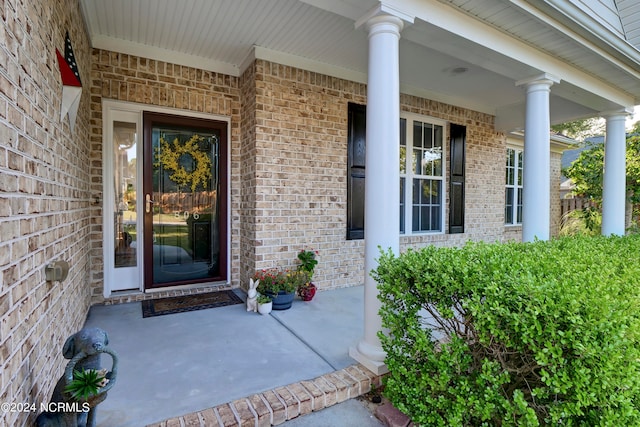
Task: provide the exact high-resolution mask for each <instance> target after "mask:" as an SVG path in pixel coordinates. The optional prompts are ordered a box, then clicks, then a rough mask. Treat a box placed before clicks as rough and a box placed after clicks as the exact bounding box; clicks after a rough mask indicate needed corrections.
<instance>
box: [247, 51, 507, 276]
mask: <svg viewBox="0 0 640 427" xmlns="http://www.w3.org/2000/svg"><path fill="white" fill-rule="evenodd" d="M252 72H255V73H256V77H255V81H256V83H255V85H256V112H255V116H256V117H255V120H256V130H255V133H256V136H255V147H256V159H255V162H256V165H255V170H256V173H255V187H256V190H255V191H256V196H255V197H256V202H255V206H256V208H255V214H256V217H255V222H256V224H255V243H256V248H255V254H256V255H255V260H256V261H255V266H256V268H268V267H272V266H276V265H278V266H292V265H296V260H295V259H296V254H297V252H298V251H299V250H300V249H302V248H312V249H316V250H318V251H319V252H320V256H319V261H320V263H319V264H318V267H317V269H316V276H315V279H314V280H315V282H316V284H318V285H319V286H320V287H321V288H324V289H328V288H335V287H342V286H350V285H356V284H360V283H362V281H363V278H364V266H363V244H362V243H363V241H362V240H351V241H348V240H346V238H345V236H346V203H347V190H346V173H347V171H346V164H347V105H348V102H356V103H366V86H365V85H363V84H358V83H354V82H350V81H346V80H341V79H338V78H333V77H329V76H324V75H321V74H317V73H312V72H308V71H304V70H300V69H296V68H292V67H287V66H283V65H279V64H275V63H270V62H266V61H256V63H255V71H252ZM400 103H401V109H402V110H403V111H408V112H412V113H416V114H422V115H426V116H430V117H435V118H439V119H443V120H447V121H449V122H452V123H458V124H462V125H465V126H466V127H467V164H466V218H465V222H466V223H465V233H464V234H456V235H447V234H424V235H417V236H407V237H401V247H402V248H403V249H406V248H407V247H411V246H422V245H425V244H429V243H433V244H438V245H456V244H462V243H464V242H465V241H467V240H488V241H496V240H503V238H504V232H505V227H504V219H503V218H504V162H503V161H497V162H496V159H502V158H503V157H504V156H505V152H506V138H505V137H504V136H503V135H501V134H497V133H496V132H495V131H494V125H493V116H490V115H487V114H483V113H478V112H474V111H470V110H465V109H463V108H458V107H454V106H451V105H447V104H442V103H438V102H434V101H429V100H426V99H422V98H417V97H414V96H409V95H402V96H401V99H400ZM447 155H448V153H447ZM446 217H448V212H447V213H446ZM445 229H446V227H445Z"/></svg>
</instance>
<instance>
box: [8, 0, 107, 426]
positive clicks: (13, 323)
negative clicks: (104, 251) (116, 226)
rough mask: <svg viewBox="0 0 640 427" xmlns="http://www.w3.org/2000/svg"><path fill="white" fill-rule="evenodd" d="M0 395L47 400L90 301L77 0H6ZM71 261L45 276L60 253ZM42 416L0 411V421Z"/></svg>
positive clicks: (85, 51)
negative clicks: (63, 275)
mask: <svg viewBox="0 0 640 427" xmlns="http://www.w3.org/2000/svg"><path fill="white" fill-rule="evenodd" d="M0 17H1V19H2V23H1V26H0V236H1V240H0V316H1V318H0V364H1V366H0V401H1V402H16V403H17V402H21V403H24V402H29V403H35V404H36V405H39V404H40V403H41V402H48V400H49V397H50V394H51V391H52V389H53V386H54V385H55V382H56V381H57V379H58V377H59V376H60V375H61V374H62V371H63V369H64V366H65V365H66V362H67V360H66V359H64V358H63V357H62V355H61V351H62V345H63V343H64V341H65V339H66V338H67V337H68V336H69V335H71V334H72V333H73V332H75V331H76V330H78V329H79V328H80V327H81V326H82V324H83V322H84V318H85V316H86V313H87V310H88V307H89V289H88V288H87V283H88V280H87V279H88V277H89V271H90V264H89V257H88V256H87V254H88V253H89V251H90V249H91V246H90V243H89V239H88V236H89V233H90V230H91V227H92V217H94V216H95V215H97V214H98V212H99V211H98V210H97V209H95V208H94V207H93V206H92V205H91V195H92V192H91V188H90V182H91V180H90V171H89V152H90V147H89V143H88V138H87V135H88V133H89V89H88V88H89V85H88V82H89V72H90V48H89V41H88V38H87V35H86V33H85V30H84V25H83V23H82V19H81V14H80V10H79V6H78V2H77V1H75V0H61V1H58V0H48V1H46V0H43V1H37V2H33V1H17V0H7V1H3V2H2V3H0ZM65 31H69V34H70V38H71V41H72V44H73V49H74V53H75V56H76V60H77V63H78V68H79V71H80V74H81V79H82V81H83V83H84V90H83V93H82V98H81V101H80V108H79V110H78V117H77V122H76V125H75V130H74V131H73V132H71V131H70V129H69V121H68V118H67V117H64V118H63V119H62V120H61V119H60V104H61V95H62V82H61V80H60V73H59V70H58V63H57V59H56V53H55V50H56V48H58V49H59V50H60V51H62V52H64V36H65ZM57 259H60V260H65V261H68V262H69V264H70V265H71V270H70V272H69V276H68V278H67V279H66V280H65V281H64V282H63V283H59V282H53V283H47V282H45V276H44V267H45V265H46V264H48V263H49V262H51V261H53V260H57ZM35 415H36V414H28V413H25V412H23V413H8V412H3V413H0V425H6V426H22V425H30V424H32V423H33V420H34V417H35Z"/></svg>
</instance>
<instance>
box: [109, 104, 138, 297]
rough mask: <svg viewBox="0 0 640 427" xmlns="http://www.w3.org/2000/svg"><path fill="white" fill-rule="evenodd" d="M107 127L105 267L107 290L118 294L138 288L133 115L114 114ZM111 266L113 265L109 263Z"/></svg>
mask: <svg viewBox="0 0 640 427" xmlns="http://www.w3.org/2000/svg"><path fill="white" fill-rule="evenodd" d="M114 116H116V117H114V119H113V120H112V121H111V122H110V124H111V129H110V131H111V150H112V152H111V162H112V166H113V180H107V181H106V182H112V185H113V187H112V189H111V191H105V194H112V195H113V198H112V200H110V201H109V203H107V204H106V206H111V209H110V210H111V212H112V213H113V216H112V223H111V224H106V227H105V229H107V230H110V233H109V234H110V235H111V236H112V239H113V241H112V245H113V252H111V251H109V253H110V256H111V257H113V258H112V260H107V262H105V265H107V266H110V267H112V268H113V270H110V271H112V272H113V273H112V274H110V277H111V280H109V282H110V290H112V291H121V290H126V289H139V288H140V272H139V269H138V266H139V263H140V260H139V259H138V250H137V247H138V237H139V233H138V213H137V203H136V200H137V197H136V194H137V191H136V190H137V188H138V183H139V181H138V168H137V157H138V155H137V151H138V135H139V134H140V133H139V132H138V123H137V120H136V116H135V115H127V114H124V113H119V114H115V113H114ZM111 263H113V264H111Z"/></svg>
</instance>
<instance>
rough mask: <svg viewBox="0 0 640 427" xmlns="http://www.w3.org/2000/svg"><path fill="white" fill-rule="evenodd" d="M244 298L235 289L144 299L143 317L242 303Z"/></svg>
mask: <svg viewBox="0 0 640 427" xmlns="http://www.w3.org/2000/svg"><path fill="white" fill-rule="evenodd" d="M242 303H243V301H242V299H241V298H240V297H239V296H237V295H236V294H235V293H234V292H233V291H218V292H207V293H203V294H194V295H183V296H179V297H171V298H160V299H152V300H145V301H142V317H153V316H163V315H165V314H174V313H186V312H187V311H195V310H204V309H205V308H215V307H224V306H226V305H234V304H242Z"/></svg>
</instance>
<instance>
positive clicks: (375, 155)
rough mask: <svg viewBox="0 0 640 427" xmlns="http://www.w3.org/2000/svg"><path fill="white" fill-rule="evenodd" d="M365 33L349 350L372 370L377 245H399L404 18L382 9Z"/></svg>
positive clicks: (377, 326) (379, 365)
mask: <svg viewBox="0 0 640 427" xmlns="http://www.w3.org/2000/svg"><path fill="white" fill-rule="evenodd" d="M365 26H366V29H367V31H368V33H369V66H368V81H367V133H366V138H367V153H366V162H365V168H366V171H367V177H366V180H365V216H364V218H365V224H364V227H365V246H364V257H365V260H364V273H365V274H364V337H363V338H362V339H361V340H360V342H359V343H358V344H357V346H355V347H352V348H351V349H350V350H349V354H350V355H351V357H353V358H354V359H356V360H357V361H358V362H360V363H361V364H363V365H364V366H366V367H367V368H368V369H370V370H371V371H373V372H375V373H378V374H381V373H384V372H386V371H387V368H386V365H385V364H384V359H385V352H384V350H383V349H382V346H381V344H380V339H379V338H378V331H381V330H382V321H381V318H380V315H379V314H378V311H379V310H380V306H381V304H380V301H379V300H378V287H377V284H376V282H375V281H374V280H373V278H371V276H370V274H369V273H370V272H371V270H373V269H375V268H376V267H377V262H376V258H377V257H378V256H379V255H380V252H379V249H378V247H379V246H380V247H382V248H383V249H385V250H386V249H387V248H391V250H392V251H393V252H395V253H398V251H399V246H400V237H399V224H400V210H399V203H400V172H399V168H398V161H399V160H398V159H399V158H400V73H399V68H400V67H399V40H400V31H401V30H402V27H403V21H402V20H401V19H400V18H398V17H396V16H392V15H388V14H380V15H376V16H373V17H371V18H369V19H367V21H366V22H365Z"/></svg>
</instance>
